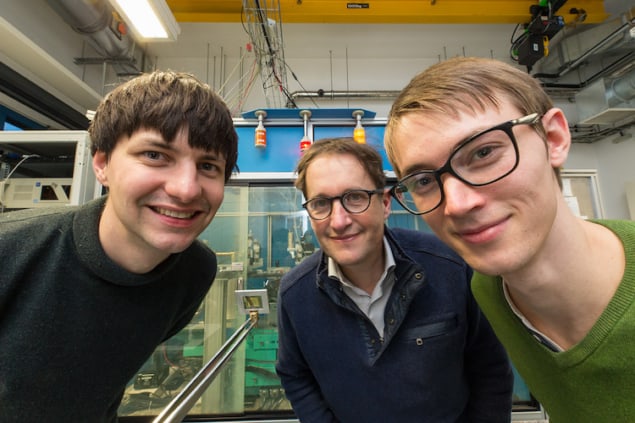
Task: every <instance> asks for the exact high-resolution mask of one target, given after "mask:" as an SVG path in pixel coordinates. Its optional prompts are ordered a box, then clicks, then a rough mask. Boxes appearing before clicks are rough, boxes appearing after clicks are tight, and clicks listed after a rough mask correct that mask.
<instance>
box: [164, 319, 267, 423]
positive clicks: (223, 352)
mask: <svg viewBox="0 0 635 423" xmlns="http://www.w3.org/2000/svg"><path fill="white" fill-rule="evenodd" d="M257 323H258V313H257V312H250V313H249V319H248V320H247V321H245V323H243V324H242V325H241V326H240V327H239V328H238V330H237V331H236V332H235V333H234V334H233V335H232V336H231V337H230V338H229V339H228V340H227V341H226V342H225V343H224V344H223V345H222V346H221V348H220V349H219V350H218V352H217V353H216V354H215V355H214V356H213V357H212V358H211V359H210V360H209V361H208V362H207V363H206V364H205V366H203V368H202V369H201V370H200V371H199V372H198V373H197V374H196V375H195V376H194V377H193V378H192V380H191V381H190V382H189V383H188V384H187V386H185V388H183V390H182V391H181V392H179V394H178V395H177V396H176V397H174V399H173V400H172V401H170V403H169V404H168V405H167V406H166V407H165V408H164V409H163V411H161V413H160V414H159V415H158V416H157V417H156V418H155V419H154V420H153V423H177V422H182V421H183V419H184V418H185V416H187V413H188V412H189V411H190V410H191V409H192V407H193V406H194V404H196V401H198V399H199V398H200V397H201V395H203V392H205V390H206V389H207V387H208V386H209V385H210V384H211V383H212V382H213V381H214V379H215V378H216V376H218V374H219V373H220V370H221V369H222V368H223V366H224V365H225V364H227V362H228V361H229V359H230V358H231V356H232V355H233V354H234V352H235V351H236V349H237V348H238V347H239V346H240V344H241V343H242V342H243V340H244V339H245V338H246V337H247V334H249V332H250V331H251V330H252V329H253V328H254V327H255V326H256V324H257Z"/></svg>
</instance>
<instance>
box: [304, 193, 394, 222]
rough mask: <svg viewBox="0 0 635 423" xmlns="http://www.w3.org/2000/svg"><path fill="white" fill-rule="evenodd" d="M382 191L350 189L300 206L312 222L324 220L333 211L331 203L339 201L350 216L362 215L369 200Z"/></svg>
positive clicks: (311, 200)
mask: <svg viewBox="0 0 635 423" xmlns="http://www.w3.org/2000/svg"><path fill="white" fill-rule="evenodd" d="M383 192H384V190H383V189H374V190H366V189H352V190H350V191H346V192H345V193H343V194H342V195H338V196H335V197H324V196H319V197H315V198H312V199H310V200H308V201H306V202H304V203H303V204H302V207H304V208H305V209H306V211H307V213H309V217H310V218H311V219H313V220H322V219H326V218H327V217H329V216H330V215H331V211H333V201H334V200H339V201H340V204H342V207H344V210H346V211H347V212H349V213H352V214H359V213H364V212H365V211H366V210H368V207H370V200H371V198H372V196H373V195H374V194H381V193H383Z"/></svg>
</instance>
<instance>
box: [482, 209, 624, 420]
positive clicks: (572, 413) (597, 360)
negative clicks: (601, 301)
mask: <svg viewBox="0 0 635 423" xmlns="http://www.w3.org/2000/svg"><path fill="white" fill-rule="evenodd" d="M596 223H600V224H602V225H604V226H606V227H608V228H609V229H611V230H613V231H614V232H615V233H616V234H617V235H618V236H619V237H620V239H621V240H622V243H623V244H624V250H625V253H626V269H625V271H624V279H623V280H622V282H621V284H620V286H619V288H618V289H617V291H616V293H615V296H614V297H613V299H612V300H611V302H610V303H609V304H608V306H607V307H606V309H605V310H604V312H603V313H602V315H601V316H600V318H599V319H598V321H597V322H596V323H595V325H594V326H593V328H592V329H591V331H590V332H589V333H588V334H587V336H586V337H585V338H584V339H583V340H582V341H581V342H580V343H578V344H577V345H575V346H574V347H573V348H571V349H569V350H567V351H564V352H553V351H550V350H549V349H548V348H546V347H545V346H543V345H542V344H541V343H539V342H538V341H537V340H536V339H535V338H534V337H533V336H532V335H531V334H530V332H529V331H528V330H527V328H526V327H525V326H524V325H523V324H522V323H521V322H520V320H519V319H518V317H517V316H516V315H515V314H514V313H513V312H512V310H511V309H510V307H509V305H508V303H507V301H506V300H505V297H504V294H503V289H502V282H501V278H500V277H489V276H485V275H482V274H479V273H475V274H474V277H473V279H472V290H473V291H474V296H475V297H476V300H477V301H478V303H479V304H480V306H481V308H482V310H483V312H484V313H485V315H486V316H487V318H488V320H489V321H490V323H491V325H492V327H493V328H494V331H495V332H496V334H497V336H498V338H499V339H500V340H501V342H502V343H503V345H504V346H505V348H506V349H507V352H508V353H509V355H510V358H511V359H512V362H513V363H514V366H515V367H516V369H517V370H518V372H519V373H520V374H521V376H522V377H523V379H524V380H525V382H526V383H527V385H528V386H529V390H530V391H531V392H532V394H533V395H534V396H535V397H536V399H538V401H540V403H541V404H542V405H543V407H544V408H545V410H546V411H547V413H548V414H549V418H550V422H551V423H573V422H575V423H584V422H588V423H598V422H607V423H621V422H635V398H633V395H635V305H634V303H635V262H634V259H635V222H630V221H599V222H596Z"/></svg>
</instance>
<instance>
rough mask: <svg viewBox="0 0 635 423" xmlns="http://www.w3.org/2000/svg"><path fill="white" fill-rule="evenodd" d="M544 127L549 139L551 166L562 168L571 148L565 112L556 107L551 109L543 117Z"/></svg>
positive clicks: (548, 148) (547, 140) (548, 149)
mask: <svg viewBox="0 0 635 423" xmlns="http://www.w3.org/2000/svg"><path fill="white" fill-rule="evenodd" d="M542 126H543V128H544V129H545V134H546V137H547V139H546V140H545V141H546V143H547V151H548V155H549V161H550V163H551V166H552V167H554V168H559V167H562V166H563V165H564V163H565V161H566V160H567V156H568V155H569V148H570V147H571V134H570V133H569V122H568V121H567V118H566V117H565V115H564V112H563V111H562V110H561V109H558V108H556V107H554V108H551V109H549V110H548V111H547V113H545V114H544V116H543V117H542Z"/></svg>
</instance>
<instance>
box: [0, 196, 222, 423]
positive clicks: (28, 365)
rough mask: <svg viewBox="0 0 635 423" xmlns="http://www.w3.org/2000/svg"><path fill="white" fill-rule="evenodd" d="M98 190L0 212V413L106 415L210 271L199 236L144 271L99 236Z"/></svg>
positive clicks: (65, 417)
mask: <svg viewBox="0 0 635 423" xmlns="http://www.w3.org/2000/svg"><path fill="white" fill-rule="evenodd" d="M104 201H105V200H104V199H103V198H102V199H98V200H94V201H92V202H90V203H88V204H86V205H84V206H81V207H79V208H76V207H64V208H56V209H46V210H43V209H40V210H29V211H21V212H15V213H6V214H4V215H0V422H2V423H6V422H21V423H28V422H38V423H41V422H65V423H72V422H81V423H92V422H113V421H116V413H117V408H118V406H119V403H120V401H121V397H122V394H123V390H124V388H125V386H126V384H127V383H128V381H129V380H130V379H131V378H132V377H133V376H134V375H135V374H136V372H137V370H138V369H139V368H140V367H141V366H142V365H143V363H144V362H145V361H146V359H147V358H148V357H149V356H150V355H151V353H152V352H153V351H154V349H155V347H157V345H158V344H160V343H161V342H162V341H164V340H166V339H167V338H169V337H170V336H172V335H174V334H175V333H177V332H178V331H179V330H180V329H182V328H183V327H184V326H185V325H186V324H187V323H188V322H189V321H190V320H191V319H192V317H193V316H194V314H195V313H196V311H197V310H198V308H199V305H200V303H201V301H202V300H203V298H204V296H205V294H206V293H207V291H208V289H209V287H210V285H211V283H212V281H213V279H214V276H215V274H216V257H215V255H214V253H213V252H211V251H210V250H209V249H208V248H207V247H205V246H203V245H202V244H201V243H199V242H196V243H194V244H193V245H192V246H191V247H189V248H188V249H187V250H185V251H184V252H182V253H180V254H176V255H173V256H171V257H169V258H168V259H167V260H166V261H165V262H163V263H161V264H160V265H159V266H157V267H156V268H155V269H154V270H152V271H151V272H149V273H146V274H143V275H139V274H133V273H130V272H128V271H126V270H124V269H123V268H121V267H119V266H118V265H116V264H115V263H114V262H112V261H111V260H110V259H109V258H108V257H107V256H106V254H105V252H104V251H103V249H102V247H101V244H100V243H99V239H98V222H99V218H100V216H101V211H102V209H103V205H104Z"/></svg>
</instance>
